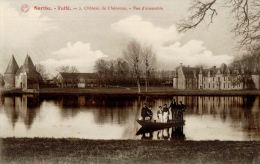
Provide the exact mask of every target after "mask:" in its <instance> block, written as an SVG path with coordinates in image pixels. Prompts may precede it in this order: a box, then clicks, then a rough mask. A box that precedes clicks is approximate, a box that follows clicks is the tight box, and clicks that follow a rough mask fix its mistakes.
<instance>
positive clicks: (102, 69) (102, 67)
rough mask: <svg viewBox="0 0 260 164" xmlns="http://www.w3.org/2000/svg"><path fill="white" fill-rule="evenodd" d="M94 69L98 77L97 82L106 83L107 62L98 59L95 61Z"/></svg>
mask: <svg viewBox="0 0 260 164" xmlns="http://www.w3.org/2000/svg"><path fill="white" fill-rule="evenodd" d="M95 71H96V72H97V74H98V78H99V84H100V86H101V84H105V85H106V82H107V80H106V78H107V72H108V62H107V61H105V60H104V59H99V60H97V61H96V63H95Z"/></svg>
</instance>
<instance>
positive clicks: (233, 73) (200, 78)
mask: <svg viewBox="0 0 260 164" xmlns="http://www.w3.org/2000/svg"><path fill="white" fill-rule="evenodd" d="M173 87H174V88H175V89H202V90H204V89H205V90H242V89H258V90H259V89H260V75H259V73H257V72H256V71H255V72H253V73H250V74H249V73H245V71H244V70H243V69H241V70H238V69H237V70H232V69H230V68H229V67H228V66H227V65H226V64H222V65H221V66H220V68H217V67H215V66H214V67H212V68H209V69H203V68H202V67H201V68H196V67H189V66H188V67H187V66H183V65H182V64H181V65H180V66H179V67H177V68H176V74H175V76H174V78H173Z"/></svg>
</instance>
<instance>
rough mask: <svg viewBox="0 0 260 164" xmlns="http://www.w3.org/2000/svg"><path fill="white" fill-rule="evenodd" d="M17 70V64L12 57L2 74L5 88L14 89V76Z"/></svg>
mask: <svg viewBox="0 0 260 164" xmlns="http://www.w3.org/2000/svg"><path fill="white" fill-rule="evenodd" d="M18 69H19V67H18V64H17V62H16V60H15V58H14V56H13V55H12V57H11V60H10V61H9V63H8V66H7V68H6V71H5V73H4V81H5V88H8V89H9V88H10V89H12V88H14V87H15V74H16V72H17V70H18Z"/></svg>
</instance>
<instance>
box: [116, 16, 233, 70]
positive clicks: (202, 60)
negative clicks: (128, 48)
mask: <svg viewBox="0 0 260 164" xmlns="http://www.w3.org/2000/svg"><path fill="white" fill-rule="evenodd" d="M111 28H112V29H113V30H115V31H117V32H119V33H122V34H124V35H125V36H127V37H129V38H134V39H136V40H137V41H139V42H141V43H145V44H151V45H152V46H153V48H154V50H155V52H156V54H157V60H158V62H159V63H160V68H163V69H173V68H174V67H176V66H178V65H179V63H183V64H185V65H190V66H196V65H206V66H212V65H216V66H219V65H220V64H221V63H223V62H224V63H230V62H231V61H232V59H233V56H230V55H227V54H213V52H212V51H210V50H209V49H208V48H207V47H205V45H204V43H203V41H200V40H189V41H188V42H186V43H184V44H182V43H181V39H182V35H181V34H180V33H178V31H177V30H176V26H175V25H174V24H173V25H171V26H169V27H168V28H163V27H159V26H155V25H154V24H152V22H149V21H145V20H143V19H142V17H140V16H136V15H134V16H130V17H127V18H125V19H122V20H119V21H118V22H116V23H113V24H112V25H111Z"/></svg>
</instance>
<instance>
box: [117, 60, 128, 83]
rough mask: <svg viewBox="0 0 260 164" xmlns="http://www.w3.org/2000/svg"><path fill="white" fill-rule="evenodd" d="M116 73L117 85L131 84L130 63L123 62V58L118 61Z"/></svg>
mask: <svg viewBox="0 0 260 164" xmlns="http://www.w3.org/2000/svg"><path fill="white" fill-rule="evenodd" d="M115 72H116V77H117V83H120V84H123V83H125V84H127V83H129V73H130V70H129V65H128V63H127V62H126V61H125V60H123V59H121V58H119V59H117V60H116V62H115Z"/></svg>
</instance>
